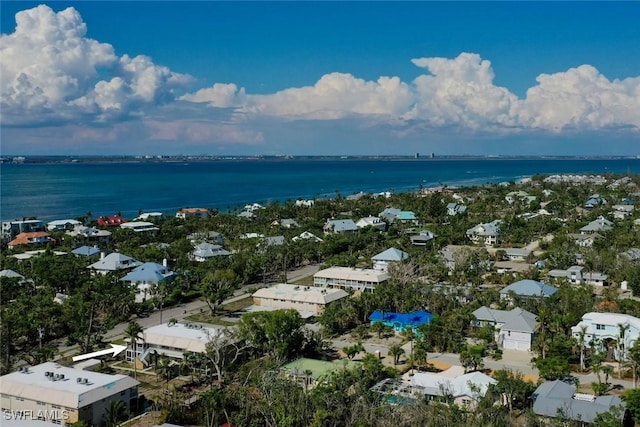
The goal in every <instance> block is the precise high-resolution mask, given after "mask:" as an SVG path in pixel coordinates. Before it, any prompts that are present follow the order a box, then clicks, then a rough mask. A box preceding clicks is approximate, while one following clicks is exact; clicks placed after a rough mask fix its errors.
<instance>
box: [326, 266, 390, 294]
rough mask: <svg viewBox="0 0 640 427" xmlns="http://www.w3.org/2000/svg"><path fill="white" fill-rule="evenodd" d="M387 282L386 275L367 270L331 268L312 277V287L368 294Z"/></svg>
mask: <svg viewBox="0 0 640 427" xmlns="http://www.w3.org/2000/svg"><path fill="white" fill-rule="evenodd" d="M387 280H389V274H388V273H386V272H384V271H380V270H373V269H367V268H351V267H331V268H325V269H324V270H320V271H318V272H317V273H316V274H314V275H313V284H314V286H322V287H329V288H342V289H352V290H354V291H368V292H373V290H374V289H375V288H376V287H378V286H380V285H382V284H384V283H386V282H387Z"/></svg>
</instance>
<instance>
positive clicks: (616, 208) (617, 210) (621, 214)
mask: <svg viewBox="0 0 640 427" xmlns="http://www.w3.org/2000/svg"><path fill="white" fill-rule="evenodd" d="M612 208H613V219H627V218H629V217H630V216H631V215H632V214H633V208H634V207H633V205H613V206H612Z"/></svg>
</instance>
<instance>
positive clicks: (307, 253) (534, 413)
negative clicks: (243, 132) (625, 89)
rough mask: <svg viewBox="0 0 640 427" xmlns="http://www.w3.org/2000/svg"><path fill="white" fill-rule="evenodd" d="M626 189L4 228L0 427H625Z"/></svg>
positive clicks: (563, 187) (632, 178) (548, 184)
mask: <svg viewBox="0 0 640 427" xmlns="http://www.w3.org/2000/svg"><path fill="white" fill-rule="evenodd" d="M639 200H640V176H637V175H632V174H626V175H584V174H582V175H569V174H565V175H539V176H533V177H530V178H524V179H521V180H519V181H517V182H504V183H498V184H489V185H484V186H469V187H448V186H439V187H435V188H419V189H418V190H417V191H415V192H407V193H391V192H383V193H378V194H368V193H364V192H359V193H355V194H349V195H341V194H338V195H337V196H336V197H333V198H317V199H307V200H304V199H298V200H288V201H286V202H273V203H264V202H262V201H260V200H256V201H252V202H251V203H247V204H246V205H245V206H244V207H242V208H241V209H237V210H233V211H228V212H220V211H219V210H217V209H212V208H210V207H206V206H198V207H186V206H185V207H183V208H182V209H180V210H178V211H176V212H144V211H140V212H138V215H137V216H136V217H135V218H125V217H124V216H123V215H122V214H121V213H118V212H113V213H112V214H111V215H105V216H94V215H93V214H92V213H91V212H87V213H86V214H85V215H83V216H81V217H77V218H59V219H56V220H53V221H48V222H45V221H42V220H40V219H38V218H31V217H29V216H28V215H29V213H28V212H26V213H25V215H26V216H25V217H24V218H20V219H15V220H6V221H5V220H4V219H3V222H2V229H1V232H2V252H1V254H0V266H1V267H0V268H1V269H2V271H0V289H1V294H0V295H1V300H0V316H1V317H0V321H1V323H0V328H1V329H0V337H1V340H0V370H1V372H0V374H2V377H0V391H1V403H2V411H3V414H2V422H1V423H0V424H2V425H3V426H5V425H6V426H23V425H27V426H31V425H33V426H37V427H49V426H53V425H66V426H74V427H80V426H87V427H88V426H101V427H114V426H120V425H122V426H139V427H142V426H145V427H146V426H165V427H169V426H392V425H393V426H434V427H435V426H468V425H473V424H476V425H481V426H505V427H506V426H587V425H588V426H599V427H610V426H633V425H635V424H640V391H639V390H638V389H637V382H638V381H637V380H638V375H639V374H640V340H638V337H639V336H640V299H639V298H638V297H639V296H640V214H639V213H638V210H636V209H635V205H636V204H637V203H638V201H639Z"/></svg>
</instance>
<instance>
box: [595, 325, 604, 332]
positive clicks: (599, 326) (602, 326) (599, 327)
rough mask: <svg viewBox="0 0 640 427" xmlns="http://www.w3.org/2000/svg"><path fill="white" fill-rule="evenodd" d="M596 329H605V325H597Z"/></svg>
mask: <svg viewBox="0 0 640 427" xmlns="http://www.w3.org/2000/svg"><path fill="white" fill-rule="evenodd" d="M596 330H598V331H604V325H599V324H598V325H596Z"/></svg>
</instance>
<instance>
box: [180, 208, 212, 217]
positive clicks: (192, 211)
mask: <svg viewBox="0 0 640 427" xmlns="http://www.w3.org/2000/svg"><path fill="white" fill-rule="evenodd" d="M176 218H180V219H187V218H198V219H207V218H209V210H208V209H205V208H183V209H180V210H179V211H178V212H176Z"/></svg>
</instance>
